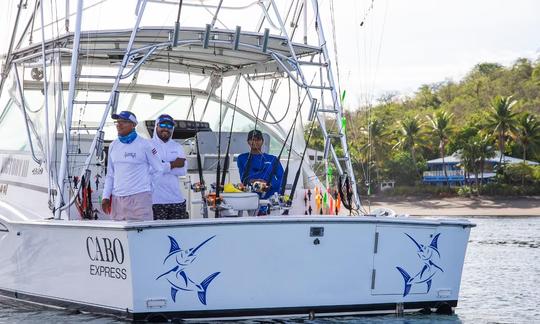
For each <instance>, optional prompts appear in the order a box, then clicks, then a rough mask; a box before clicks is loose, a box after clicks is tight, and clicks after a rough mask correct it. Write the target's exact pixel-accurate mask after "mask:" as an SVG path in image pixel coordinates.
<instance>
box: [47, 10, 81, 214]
mask: <svg viewBox="0 0 540 324" xmlns="http://www.w3.org/2000/svg"><path fill="white" fill-rule="evenodd" d="M82 11H83V0H78V1H77V14H76V18H75V33H74V38H73V50H72V52H71V71H70V73H71V76H70V79H69V89H68V106H67V109H66V110H67V111H66V119H65V124H64V127H65V129H64V141H63V142H62V154H61V155H60V171H59V172H58V181H57V183H58V186H59V188H58V192H59V195H58V196H57V197H58V199H57V200H56V202H55V206H54V210H53V212H54V218H55V219H60V218H61V214H62V210H61V207H62V206H63V205H64V198H65V195H64V193H65V192H66V190H65V189H66V183H65V178H66V173H67V169H68V147H69V141H70V136H71V134H70V133H71V132H70V128H71V122H72V119H73V100H74V98H75V85H76V82H77V66H78V64H79V45H80V43H81V23H82ZM75 196H76V195H75ZM68 205H69V204H68Z"/></svg>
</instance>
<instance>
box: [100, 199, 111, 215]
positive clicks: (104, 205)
mask: <svg viewBox="0 0 540 324" xmlns="http://www.w3.org/2000/svg"><path fill="white" fill-rule="evenodd" d="M101 209H103V212H104V213H105V214H110V213H111V200H110V199H108V198H104V199H103V200H101Z"/></svg>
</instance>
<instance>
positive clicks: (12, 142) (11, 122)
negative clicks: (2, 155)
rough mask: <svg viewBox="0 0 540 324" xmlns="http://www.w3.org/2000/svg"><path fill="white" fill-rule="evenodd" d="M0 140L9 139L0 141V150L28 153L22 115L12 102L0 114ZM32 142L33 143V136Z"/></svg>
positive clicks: (28, 147) (28, 148)
mask: <svg viewBox="0 0 540 324" xmlns="http://www.w3.org/2000/svg"><path fill="white" fill-rule="evenodd" d="M14 135H16V136H14ZM0 138H3V139H6V138H9V141H7V140H2V141H0V150H14V151H30V144H29V142H28V136H27V134H26V126H25V123H24V115H23V113H22V111H21V110H20V109H19V107H17V106H16V105H15V104H14V103H13V101H10V102H9V103H8V105H7V106H6V107H5V108H4V109H3V110H2V113H1V114H0ZM32 140H33V141H35V137H34V136H33V135H32ZM34 143H35V142H34Z"/></svg>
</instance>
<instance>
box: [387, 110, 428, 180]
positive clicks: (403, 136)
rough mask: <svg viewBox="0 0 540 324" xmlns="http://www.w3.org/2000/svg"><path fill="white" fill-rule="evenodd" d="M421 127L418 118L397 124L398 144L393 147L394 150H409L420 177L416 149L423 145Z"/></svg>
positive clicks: (409, 118) (410, 118)
mask: <svg viewBox="0 0 540 324" xmlns="http://www.w3.org/2000/svg"><path fill="white" fill-rule="evenodd" d="M422 126H423V125H422V123H421V121H420V118H418V116H415V117H407V118H405V119H404V120H402V121H400V122H399V123H398V127H399V129H398V142H397V143H396V145H394V148H401V149H402V150H409V152H410V153H411V158H412V160H413V163H414V166H415V169H416V174H417V175H418V176H420V171H419V170H418V165H417V159H416V148H418V147H420V146H422V145H423V144H424V138H423V128H422Z"/></svg>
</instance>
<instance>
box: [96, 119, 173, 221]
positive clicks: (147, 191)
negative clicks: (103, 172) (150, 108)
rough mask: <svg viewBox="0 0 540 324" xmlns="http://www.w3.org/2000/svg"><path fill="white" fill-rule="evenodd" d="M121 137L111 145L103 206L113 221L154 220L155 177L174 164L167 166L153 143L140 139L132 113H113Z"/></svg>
mask: <svg viewBox="0 0 540 324" xmlns="http://www.w3.org/2000/svg"><path fill="white" fill-rule="evenodd" d="M112 119H114V120H115V122H114V123H115V125H116V130H117V132H118V138H117V139H115V140H114V141H113V142H112V143H111V145H110V146H109V152H108V156H107V161H108V162H107V176H106V178H105V188H104V189H103V199H102V202H101V206H102V208H103V211H104V212H105V213H107V214H110V215H111V219H113V220H119V221H122V220H152V219H153V212H152V178H151V177H150V172H149V170H151V169H152V170H155V173H156V174H157V173H161V172H168V171H169V170H170V169H171V168H172V167H173V164H172V163H164V162H163V161H162V159H161V157H160V156H159V154H158V150H157V148H155V145H154V143H152V142H151V141H149V140H147V139H144V138H142V137H140V136H139V135H138V134H137V132H136V130H135V126H137V117H136V116H135V114H134V113H132V112H131V111H122V112H120V113H118V114H113V115H112Z"/></svg>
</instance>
